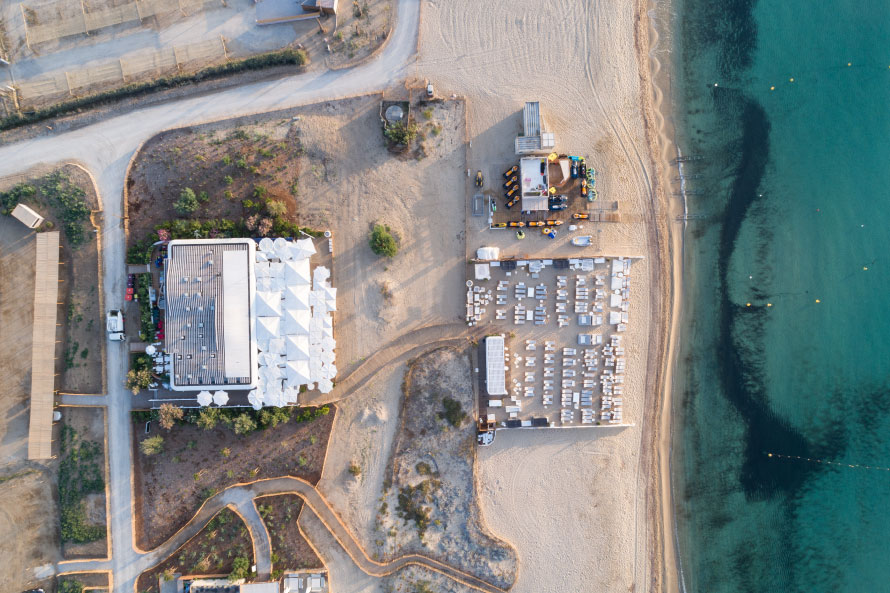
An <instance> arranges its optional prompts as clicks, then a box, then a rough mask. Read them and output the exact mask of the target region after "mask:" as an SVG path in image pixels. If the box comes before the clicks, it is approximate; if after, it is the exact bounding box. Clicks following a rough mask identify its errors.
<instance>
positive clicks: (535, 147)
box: [516, 101, 556, 154]
mask: <svg viewBox="0 0 890 593" xmlns="http://www.w3.org/2000/svg"><path fill="white" fill-rule="evenodd" d="M522 131H523V134H522V136H517V138H516V154H535V153H541V152H545V153H546V152H551V151H552V150H553V147H554V146H555V144H556V141H555V138H554V136H553V133H552V132H547V131H545V130H544V122H543V121H542V120H541V106H540V104H539V103H538V102H537V101H530V102H528V103H526V104H525V108H524V109H523V110H522Z"/></svg>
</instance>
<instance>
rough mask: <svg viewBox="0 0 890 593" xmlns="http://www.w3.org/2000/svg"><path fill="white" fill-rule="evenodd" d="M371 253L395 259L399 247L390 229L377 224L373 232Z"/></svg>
mask: <svg viewBox="0 0 890 593" xmlns="http://www.w3.org/2000/svg"><path fill="white" fill-rule="evenodd" d="M369 241H370V243H371V251H373V252H374V253H376V254H377V255H380V256H385V257H395V255H396V254H397V253H398V252H399V246H398V244H397V243H396V239H395V237H393V236H392V233H390V230H389V227H388V226H385V225H381V224H375V225H374V228H373V229H372V230H371V238H370V240H369Z"/></svg>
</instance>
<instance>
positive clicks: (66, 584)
mask: <svg viewBox="0 0 890 593" xmlns="http://www.w3.org/2000/svg"><path fill="white" fill-rule="evenodd" d="M83 588H84V584H83V583H81V582H80V581H75V580H74V579H59V586H58V587H57V588H56V593H83Z"/></svg>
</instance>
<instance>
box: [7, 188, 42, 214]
mask: <svg viewBox="0 0 890 593" xmlns="http://www.w3.org/2000/svg"><path fill="white" fill-rule="evenodd" d="M36 193H37V188H36V187H34V186H33V185H29V184H27V183H19V184H18V185H16V186H15V187H13V188H12V189H11V190H9V191H5V192H0V213H2V214H3V215H4V216H9V215H10V214H12V210H13V209H14V208H15V207H16V206H17V205H18V203H19V202H21V201H22V200H25V199H27V198H31V197H34V194H36Z"/></svg>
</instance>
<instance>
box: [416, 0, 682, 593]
mask: <svg viewBox="0 0 890 593" xmlns="http://www.w3.org/2000/svg"><path fill="white" fill-rule="evenodd" d="M649 8H650V7H649V6H648V5H647V4H646V3H637V4H622V3H604V2H594V3H578V2H571V1H569V0H561V1H556V2H552V3H548V5H547V7H546V9H544V8H542V5H541V4H540V3H537V2H532V1H531V0H515V1H512V2H494V3H492V4H490V5H488V6H487V7H486V9H485V10H479V9H478V5H476V4H475V3H473V2H470V1H469V0H455V1H449V2H445V1H442V0H426V1H425V2H424V3H423V7H422V22H421V33H420V58H419V60H418V64H417V76H418V77H420V78H430V79H431V80H432V82H434V84H435V85H436V88H437V91H438V92H440V93H442V94H443V95H445V96H449V95H450V94H452V93H454V94H457V95H459V96H463V97H466V98H467V104H468V136H469V140H470V141H471V148H470V149H469V154H468V158H467V162H468V165H467V166H468V167H470V168H477V167H479V166H481V165H482V163H483V162H484V161H491V160H504V159H506V158H508V157H509V156H510V154H511V153H512V138H513V137H514V136H515V134H516V133H517V132H518V131H519V127H518V121H519V120H518V118H517V113H518V111H519V110H520V109H521V107H522V105H523V103H524V102H525V101H532V100H534V101H540V103H541V109H542V114H543V118H544V121H545V124H546V125H547V127H548V130H549V131H552V132H554V133H555V134H556V145H557V149H558V150H559V151H560V152H567V153H570V154H583V155H587V156H588V162H589V163H590V164H591V165H592V166H594V167H595V168H596V170H597V172H598V185H597V188H598V189H599V191H600V195H601V196H604V199H606V200H619V201H620V211H621V216H622V222H621V223H611V224H610V223H598V224H596V225H592V226H593V227H595V229H596V233H597V247H598V249H600V250H601V251H602V252H608V253H613V254H618V253H623V254H627V255H645V259H644V260H643V262H641V263H640V264H639V265H638V266H635V269H634V287H633V290H632V294H631V307H630V310H631V312H632V315H633V323H632V326H631V328H630V330H629V332H628V343H629V344H630V345H631V346H630V347H631V350H630V353H629V363H628V368H629V371H628V374H629V379H628V381H629V384H630V386H631V387H629V389H631V390H632V391H631V392H632V393H633V394H634V397H630V398H628V399H629V400H630V402H629V403H628V404H627V408H626V410H627V411H626V412H625V413H626V416H627V417H628V418H629V419H630V421H631V422H634V426H633V427H630V428H626V429H622V430H610V429H606V430H596V431H590V430H563V431H554V432H552V433H524V432H520V433H517V434H510V433H501V434H499V436H498V439H497V440H496V443H495V444H494V445H493V446H492V447H490V448H487V449H482V450H480V452H479V455H478V460H477V483H478V487H479V494H480V498H481V506H482V511H483V515H484V519H485V520H486V522H487V524H488V526H489V528H490V529H491V531H492V533H493V534H494V535H496V536H498V537H502V538H503V539H505V540H507V541H509V542H510V543H512V544H513V545H514V546H515V547H516V550H517V554H518V556H519V565H520V568H519V575H518V579H517V582H516V584H515V586H514V589H513V590H514V591H517V592H525V591H567V590H571V591H580V590H590V589H593V590H610V591H612V590H619V589H624V590H634V589H645V590H651V591H662V590H669V591H673V590H676V583H675V582H674V581H675V579H674V578H673V575H674V574H676V570H675V569H674V568H673V567H672V566H671V564H672V563H673V558H674V552H673V549H672V548H673V547H672V545H671V544H672V535H668V534H672V527H671V526H670V522H669V521H670V509H671V505H670V499H669V496H670V479H669V478H670V476H669V472H668V469H669V467H668V461H669V446H670V441H669V438H670V430H669V428H670V421H669V412H670V404H669V401H670V400H669V398H668V396H667V389H666V386H667V385H669V380H670V376H669V374H668V369H669V365H668V363H669V361H670V356H669V354H670V350H669V349H668V348H667V345H668V343H669V342H668V337H669V333H668V328H669V327H671V325H672V324H673V322H674V320H675V319H676V315H675V310H674V309H675V305H674V303H675V302H676V301H677V299H676V296H677V295H676V292H677V291H676V290H675V288H674V287H675V286H676V281H677V278H678V276H676V274H678V271H679V255H680V250H679V248H678V247H679V244H678V241H679V238H678V237H677V236H676V235H677V234H678V233H671V231H672V230H676V229H672V228H671V224H676V223H673V222H672V221H673V219H674V217H675V216H676V213H675V212H673V210H674V209H676V208H678V207H679V205H678V204H676V203H671V202H670V200H669V198H668V194H669V191H666V190H667V189H668V188H669V186H668V185H667V184H666V183H665V180H666V179H669V177H668V175H669V174H671V171H670V166H669V159H670V158H671V157H672V156H673V155H672V154H671V150H672V148H671V145H670V143H669V142H667V141H666V140H667V139H668V138H669V137H670V132H669V131H668V132H666V130H667V129H668V127H667V125H666V124H667V119H666V118H665V117H664V115H663V114H662V113H660V112H659V109H661V103H662V101H663V94H662V93H661V92H660V91H657V92H654V93H653V90H652V89H653V87H652V85H651V82H650V81H651V80H652V79H653V76H655V77H658V76H660V75H662V73H663V70H662V65H661V64H659V63H657V61H651V60H650V58H651V55H650V47H649V44H650V39H653V38H654V37H653V33H654V31H653V30H652V29H651V28H650V22H649V15H648V12H647V11H648V10H649ZM668 107H669V102H668ZM600 188H601V189H600ZM601 199H603V198H602V197H601ZM588 228H590V227H588ZM677 228H679V227H677ZM483 241H485V235H484V234H481V232H480V233H479V234H476V233H474V232H473V229H469V230H468V234H467V248H468V250H470V251H471V250H473V249H475V248H476V247H478V246H480V245H481V244H483V243H482V242H483ZM537 246H538V245H536V247H537ZM522 248H523V249H525V250H531V249H533V248H534V247H533V246H531V245H524V246H523V247H522ZM672 254H673V256H674V257H673V258H671V255H672ZM508 255H510V254H509V253H508ZM663 546H666V547H663ZM665 559H666V560H667V561H668V562H665Z"/></svg>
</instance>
